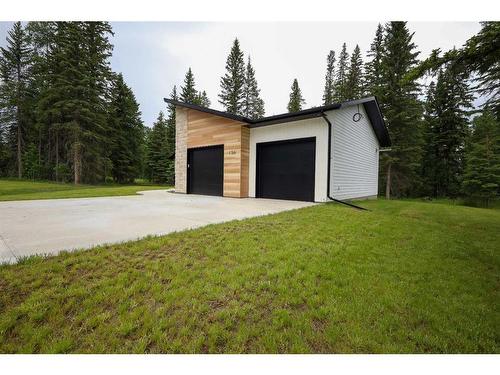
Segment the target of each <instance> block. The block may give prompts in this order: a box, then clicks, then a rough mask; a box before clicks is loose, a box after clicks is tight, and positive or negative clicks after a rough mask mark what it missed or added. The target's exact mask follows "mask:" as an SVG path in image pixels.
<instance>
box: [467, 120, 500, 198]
mask: <svg viewBox="0 0 500 375" xmlns="http://www.w3.org/2000/svg"><path fill="white" fill-rule="evenodd" d="M466 159H467V164H466V169H465V175H464V181H463V189H464V192H465V194H466V195H468V196H469V197H471V198H473V199H479V200H481V201H482V202H483V204H485V205H486V206H489V203H490V202H491V200H493V199H498V198H499V197H500V122H499V121H498V120H497V119H496V118H495V116H494V115H493V113H492V112H490V111H489V110H486V111H484V112H483V114H482V115H481V116H478V117H476V118H475V119H474V121H473V132H472V136H471V142H470V146H469V148H468V150H467V154H466Z"/></svg>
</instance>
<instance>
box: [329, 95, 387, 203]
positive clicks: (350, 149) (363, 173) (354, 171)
mask: <svg viewBox="0 0 500 375" xmlns="http://www.w3.org/2000/svg"><path fill="white" fill-rule="evenodd" d="M357 110H358V107H357V106H352V107H347V108H343V109H340V110H335V111H330V112H328V114H327V115H328V118H329V120H330V121H331V122H332V124H333V127H332V128H333V129H332V160H331V175H330V195H331V196H332V197H334V198H336V199H339V200H343V199H352V198H361V197H370V196H376V195H377V193H378V161H379V143H378V140H377V138H376V136H375V133H374V131H373V128H372V126H371V124H370V120H369V119H368V117H367V115H366V112H365V111H364V108H363V106H362V105H360V106H359V111H360V113H361V114H362V115H363V118H362V119H361V120H360V121H359V122H354V121H353V120H352V116H353V115H354V114H355V113H356V112H357Z"/></svg>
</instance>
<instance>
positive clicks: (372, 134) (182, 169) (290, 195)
mask: <svg viewBox="0 0 500 375" xmlns="http://www.w3.org/2000/svg"><path fill="white" fill-rule="evenodd" d="M165 101H166V102H167V103H170V104H173V105H175V107H176V158H175V191H176V192H179V193H188V194H206V195H219V196H224V197H235V198H246V197H256V198H273V199H290V200H302V201H315V202H325V201H328V200H329V199H332V198H334V199H338V200H349V199H354V198H372V197H376V196H377V193H378V168H379V151H380V149H381V148H384V147H389V146H390V144H391V142H390V139H389V134H388V132H387V128H386V126H385V124H384V120H383V118H382V114H381V112H380V107H379V105H378V103H377V100H376V98H375V97H368V98H363V99H359V100H353V101H348V102H344V103H338V104H330V105H327V106H322V107H316V108H311V109H306V110H303V111H299V112H293V113H285V114H281V115H275V116H269V117H264V118H261V119H257V120H253V119H249V118H246V117H242V116H237V115H233V114H230V113H227V112H221V111H216V110H213V109H210V108H205V107H201V106H198V105H193V104H188V103H183V102H179V101H175V100H171V99H165Z"/></svg>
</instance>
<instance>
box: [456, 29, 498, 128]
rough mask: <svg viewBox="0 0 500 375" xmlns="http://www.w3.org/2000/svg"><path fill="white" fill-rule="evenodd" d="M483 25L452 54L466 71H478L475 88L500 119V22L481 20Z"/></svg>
mask: <svg viewBox="0 0 500 375" xmlns="http://www.w3.org/2000/svg"><path fill="white" fill-rule="evenodd" d="M481 26H482V28H481V30H480V31H479V33H478V34H477V35H474V36H473V37H472V38H470V39H469V40H467V42H466V43H465V45H464V47H463V48H462V49H461V50H460V51H458V53H454V52H453V51H452V56H456V60H455V63H457V64H458V65H461V66H462V67H464V69H465V70H466V71H469V72H474V73H476V77H475V78H476V87H475V89H477V91H478V93H479V94H480V95H482V96H483V97H485V98H486V101H485V104H484V106H485V107H487V108H490V109H491V110H492V111H493V112H494V113H495V115H496V117H497V119H498V120H499V121H500V22H495V21H490V22H481ZM455 69H457V68H455Z"/></svg>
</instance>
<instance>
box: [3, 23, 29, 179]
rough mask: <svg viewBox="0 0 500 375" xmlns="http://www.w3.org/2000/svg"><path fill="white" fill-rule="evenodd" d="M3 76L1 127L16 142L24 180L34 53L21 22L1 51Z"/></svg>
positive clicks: (19, 170) (20, 170)
mask: <svg viewBox="0 0 500 375" xmlns="http://www.w3.org/2000/svg"><path fill="white" fill-rule="evenodd" d="M0 52H1V57H0V74H1V80H2V86H1V93H0V95H1V97H2V105H3V108H4V109H3V111H2V121H1V123H2V126H4V127H8V132H9V136H10V137H12V138H14V139H15V141H13V142H12V144H15V155H16V167H17V168H16V169H17V177H18V178H21V177H22V176H23V160H22V155H23V149H24V141H25V132H27V130H28V129H27V127H28V121H27V117H28V116H27V111H28V106H27V98H28V87H29V85H30V83H29V80H30V76H31V75H30V68H31V64H30V63H31V50H30V48H29V45H28V39H27V35H26V31H25V30H24V29H23V27H22V25H21V22H16V23H14V26H13V27H12V30H9V32H8V35H7V48H3V47H1V49H0Z"/></svg>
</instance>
